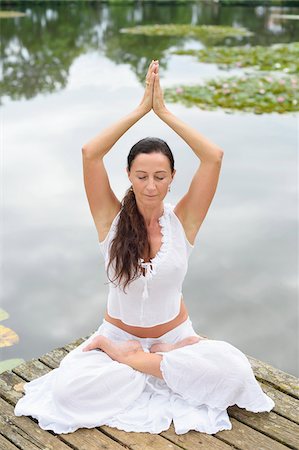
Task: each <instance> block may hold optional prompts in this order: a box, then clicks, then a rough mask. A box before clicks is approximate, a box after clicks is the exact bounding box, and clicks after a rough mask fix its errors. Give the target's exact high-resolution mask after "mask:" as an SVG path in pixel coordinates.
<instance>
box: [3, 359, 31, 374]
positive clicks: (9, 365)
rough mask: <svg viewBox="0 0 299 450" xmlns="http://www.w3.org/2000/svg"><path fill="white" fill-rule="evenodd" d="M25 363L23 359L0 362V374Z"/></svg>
mask: <svg viewBox="0 0 299 450" xmlns="http://www.w3.org/2000/svg"><path fill="white" fill-rule="evenodd" d="M24 362H25V361H24V359H21V358H14V359H6V360H5V361H0V373H3V372H5V371H6V370H11V369H13V368H14V367H17V366H19V365H20V364H22V363H24Z"/></svg>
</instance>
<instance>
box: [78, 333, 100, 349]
mask: <svg viewBox="0 0 299 450" xmlns="http://www.w3.org/2000/svg"><path fill="white" fill-rule="evenodd" d="M99 337H100V335H99V336H95V337H94V338H93V339H92V340H91V341H90V342H89V344H88V345H86V347H83V349H82V351H83V352H87V351H88V350H96V349H99V350H100V347H99V344H100V342H99Z"/></svg>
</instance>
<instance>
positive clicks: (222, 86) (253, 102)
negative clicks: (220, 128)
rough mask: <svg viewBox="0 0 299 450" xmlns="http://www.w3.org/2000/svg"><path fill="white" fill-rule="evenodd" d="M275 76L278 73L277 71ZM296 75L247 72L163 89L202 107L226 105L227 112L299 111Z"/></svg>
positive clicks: (172, 97) (169, 98)
mask: <svg viewBox="0 0 299 450" xmlns="http://www.w3.org/2000/svg"><path fill="white" fill-rule="evenodd" d="M275 75H276V74H275ZM298 85H299V78H298V77H297V76H289V75H281V76H269V75H268V74H252V73H249V74H244V75H243V76H241V77H237V76H233V77H229V78H225V79H223V78H222V79H214V80H209V81H207V82H206V83H203V84H201V85H193V86H185V85H180V86H174V87H171V88H167V89H165V91H164V95H165V100H167V101H170V102H180V103H183V104H185V105H186V106H193V105H196V106H198V107H199V108H201V109H210V110H212V109H216V108H219V107H220V108H223V109H224V110H225V111H226V112H232V111H234V110H242V111H247V112H254V113H256V114H263V113H272V112H277V113H281V114H282V113H287V112H296V111H299V89H298Z"/></svg>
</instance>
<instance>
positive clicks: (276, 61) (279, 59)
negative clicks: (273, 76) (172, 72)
mask: <svg viewBox="0 0 299 450" xmlns="http://www.w3.org/2000/svg"><path fill="white" fill-rule="evenodd" d="M173 53H175V54H177V55H193V56H196V57H197V58H198V60H199V61H200V62H207V63H216V64H218V65H219V67H220V68H221V69H227V68H229V67H254V69H256V70H269V71H272V70H274V71H284V72H285V73H298V72H299V42H292V43H290V44H274V45H270V46H268V47H264V46H261V45H257V46H254V47H247V46H246V47H245V46H236V47H209V48H204V49H201V50H194V49H190V50H176V51H174V52H173Z"/></svg>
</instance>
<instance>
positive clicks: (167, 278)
mask: <svg viewBox="0 0 299 450" xmlns="http://www.w3.org/2000/svg"><path fill="white" fill-rule="evenodd" d="M173 209H174V206H173V205H171V204H170V203H166V204H164V212H163V214H162V216H161V217H160V218H159V219H158V220H159V224H160V226H161V233H162V244H161V247H160V250H159V251H158V253H157V254H156V256H155V257H154V258H153V259H151V261H150V262H144V260H143V259H142V258H140V260H139V261H140V265H141V266H142V267H143V268H144V269H145V270H144V272H145V275H143V274H141V275H140V276H139V278H137V279H136V280H134V281H132V282H131V283H130V284H129V285H128V286H127V287H126V293H124V292H123V290H122V288H121V287H118V286H115V285H114V284H113V283H112V282H109V295H108V303H107V311H108V314H109V315H110V316H111V317H113V318H115V319H120V320H121V321H122V322H124V323H126V324H127V325H131V326H137V327H153V326H155V325H160V324H163V323H165V322H169V321H170V320H172V319H174V318H175V317H176V316H177V315H178V314H179V312H180V300H181V296H182V284H183V281H184V278H185V275H186V272H187V267H188V258H189V256H190V254H191V251H192V250H193V248H194V245H192V244H191V243H190V242H189V241H188V239H187V237H186V234H185V230H184V228H183V225H182V223H181V222H180V220H179V218H178V217H177V215H176V214H175V213H174V211H173ZM119 214H120V211H119V212H118V214H117V215H116V217H115V218H114V220H113V222H112V224H111V228H110V230H109V232H108V234H107V236H106V238H105V239H104V240H103V241H100V242H99V245H100V250H101V252H102V254H103V256H104V259H105V268H106V269H107V265H108V262H109V246H110V244H111V241H112V239H113V238H114V236H115V231H116V227H117V222H118V218H119ZM109 270H111V266H110V268H109ZM112 270H113V269H112ZM109 276H110V278H111V279H113V278H114V277H113V273H112V272H111V273H110V272H109Z"/></svg>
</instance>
